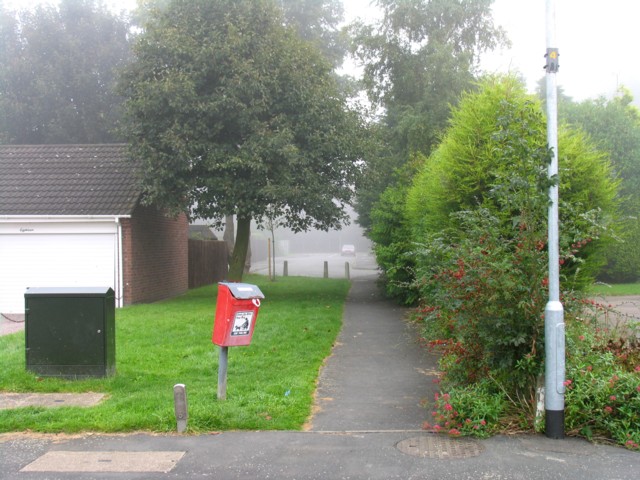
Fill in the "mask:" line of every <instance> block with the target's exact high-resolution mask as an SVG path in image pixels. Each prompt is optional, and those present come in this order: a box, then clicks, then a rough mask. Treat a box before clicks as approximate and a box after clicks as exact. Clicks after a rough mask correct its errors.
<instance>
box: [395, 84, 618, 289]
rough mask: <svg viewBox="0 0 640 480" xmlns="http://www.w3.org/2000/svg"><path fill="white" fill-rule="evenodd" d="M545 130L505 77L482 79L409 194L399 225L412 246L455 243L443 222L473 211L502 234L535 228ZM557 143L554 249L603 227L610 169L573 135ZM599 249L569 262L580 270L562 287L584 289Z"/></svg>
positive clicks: (542, 204) (610, 205)
mask: <svg viewBox="0 0 640 480" xmlns="http://www.w3.org/2000/svg"><path fill="white" fill-rule="evenodd" d="M545 125H546V123H545V121H544V117H543V115H542V112H541V110H540V105H539V103H538V102H537V101H535V99H533V98H532V97H531V96H529V95H527V94H526V92H525V90H524V87H523V85H522V84H521V83H520V82H519V81H518V80H517V79H515V78H513V77H492V78H488V79H487V80H485V81H484V82H483V83H481V89H480V91H479V92H477V93H467V94H465V95H464V97H463V99H462V100H461V102H460V105H459V107H458V108H457V109H455V111H454V115H453V118H452V121H451V127H450V129H449V130H448V131H447V134H446V135H445V136H444V138H443V140H442V143H441V144H440V146H439V147H438V149H437V150H436V151H435V152H434V153H433V155H432V156H431V157H430V158H429V160H428V161H427V162H425V164H424V167H423V169H422V170H421V171H420V172H419V173H418V175H417V176H416V178H415V181H414V185H413V187H412V188H411V189H410V190H409V193H408V197H407V219H408V221H409V222H410V224H411V225H412V226H413V228H414V238H415V239H416V241H420V239H421V238H428V237H429V236H430V235H432V234H433V233H438V232H441V233H439V234H440V235H443V236H444V238H446V239H448V240H449V241H456V240H457V239H458V238H459V236H460V226H459V224H458V223H457V218H458V217H455V216H453V217H452V215H451V214H452V213H455V212H459V211H464V210H470V209H474V208H477V207H482V208H486V209H488V210H490V211H491V213H492V214H493V215H495V216H497V217H499V218H500V219H501V225H503V226H506V227H509V226H511V227H513V226H515V225H518V224H520V223H522V221H526V222H534V223H535V224H537V225H541V222H542V219H543V218H546V213H547V212H546V209H547V199H546V190H547V189H548V186H549V183H548V180H547V174H546V168H547V163H548V161H549V158H550V157H549V152H548V151H547V148H546V133H545V131H546V130H545V128H546V127H545ZM558 143H559V163H560V169H559V174H560V199H561V205H560V222H561V230H562V231H563V239H562V242H563V243H564V244H571V243H574V242H575V241H577V240H583V239H586V238H595V237H594V232H593V229H592V227H593V223H594V222H595V223H598V224H604V225H607V224H608V223H610V222H611V220H612V215H613V213H614V212H615V195H616V182H615V181H613V180H612V179H611V173H610V166H609V164H608V163H607V162H606V157H605V156H604V154H603V153H601V152H599V151H598V150H596V148H595V147H594V146H593V144H591V143H589V142H588V141H587V139H586V138H585V137H584V135H582V134H580V133H579V132H575V131H571V130H569V129H565V130H562V131H561V132H560V134H559V140H558ZM521 216H526V217H527V218H526V219H524V218H523V219H521V218H520V217H521ZM541 228H544V227H541ZM586 231H590V233H589V235H588V236H587V235H585V232H586ZM605 245H606V244H605V243H604V242H601V243H600V244H598V242H594V243H590V245H589V247H588V248H587V249H582V251H581V254H580V256H579V257H576V256H575V255H574V256H573V257H572V261H573V260H575V262H580V263H581V265H580V269H579V270H578V269H574V271H573V272H571V273H572V274H571V275H570V276H569V277H568V279H569V280H571V281H573V282H580V283H582V284H590V283H591V282H590V280H591V278H592V277H593V276H594V275H595V274H596V273H597V271H598V269H599V268H600V266H601V263H602V250H603V248H604V246H605ZM568 254H569V253H568ZM587 258H588V259H589V262H588V263H584V262H583V260H585V259H587ZM576 273H577V276H576V275H575V274H576Z"/></svg>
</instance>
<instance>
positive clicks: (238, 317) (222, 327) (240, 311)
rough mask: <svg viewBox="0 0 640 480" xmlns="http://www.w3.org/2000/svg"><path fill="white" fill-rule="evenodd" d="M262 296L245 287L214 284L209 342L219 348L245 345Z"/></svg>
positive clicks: (250, 335)
mask: <svg viewBox="0 0 640 480" xmlns="http://www.w3.org/2000/svg"><path fill="white" fill-rule="evenodd" d="M262 299H264V295H263V294H262V292H261V291H260V289H259V288H258V287H257V286H256V285H251V284H249V283H229V282H220V283H218V301H217V303H216V317H215V320H214V323H213V335H212V337H211V341H212V342H213V343H214V344H216V345H219V346H221V347H236V346H242V345H249V344H250V343H251V337H252V336H253V329H254V327H255V325H256V319H257V318H258V310H259V309H260V300H262Z"/></svg>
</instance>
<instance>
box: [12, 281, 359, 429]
mask: <svg viewBox="0 0 640 480" xmlns="http://www.w3.org/2000/svg"><path fill="white" fill-rule="evenodd" d="M244 281H245V282H247V283H254V284H257V285H258V286H259V287H260V289H261V290H262V291H263V293H264V294H265V297H266V298H265V300H264V301H263V303H262V307H261V308H260V313H259V315H258V320H257V323H256V327H255V332H254V335H253V340H252V343H251V345H250V346H248V347H232V348H229V365H228V376H227V378H228V386H227V400H226V401H218V400H217V398H216V391H217V370H218V354H219V347H217V346H215V345H213V344H212V343H211V333H212V326H213V318H214V311H215V301H216V294H217V287H216V286H208V287H203V288H199V289H195V290H192V291H190V292H188V293H187V294H186V295H184V296H182V297H179V298H176V299H172V300H169V301H164V302H159V303H154V304H149V305H136V306H131V307H127V308H124V309H120V310H118V311H117V313H116V366H117V374H116V375H115V376H114V377H111V378H108V379H91V380H81V381H70V380H63V379H56V378H38V377H36V376H35V375H33V374H31V373H29V372H26V371H25V360H24V335H22V334H14V335H9V336H5V337H0V365H2V369H1V370H0V391H5V392H104V393H107V394H108V395H109V398H108V399H107V400H106V401H103V402H102V404H100V405H99V406H96V407H92V408H71V407H60V408H49V409H46V408H35V407H28V408H20V409H14V410H0V432H7V431H21V430H26V429H30V430H33V431H39V432H78V431H102V432H125V431H134V430H148V431H157V432H164V431H172V430H175V417H174V412H173V385H175V384H176V383H184V384H185V385H186V389H187V397H188V404H189V430H190V431H192V432H206V431H215V430H229V429H260V430H275V429H299V428H301V426H302V425H303V423H304V422H305V420H306V419H307V417H308V415H309V414H310V409H311V405H312V397H313V392H314V389H315V382H316V378H317V375H318V371H319V368H320V366H321V364H322V362H323V360H324V358H325V357H327V355H329V354H330V352H331V347H332V345H333V343H334V341H335V338H336V336H337V334H338V332H339V330H340V326H341V321H342V312H343V305H344V300H345V297H346V293H347V291H348V288H349V283H348V282H347V281H345V280H330V279H312V278H300V277H288V278H279V279H278V281H277V282H268V281H267V280H266V278H265V277H260V276H247V277H246V278H245V280H244Z"/></svg>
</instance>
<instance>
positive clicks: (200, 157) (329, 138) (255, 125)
mask: <svg viewBox="0 0 640 480" xmlns="http://www.w3.org/2000/svg"><path fill="white" fill-rule="evenodd" d="M135 54H136V61H135V62H134V63H133V64H132V65H131V67H130V68H129V69H128V71H127V72H126V74H125V75H124V76H123V78H122V82H121V89H122V92H123V93H124V94H125V96H126V97H127V102H126V107H127V112H128V116H127V129H126V132H127V135H128V138H129V139H130V141H131V145H132V152H133V154H134V157H135V158H140V159H142V160H143V165H142V170H143V172H144V175H143V179H142V182H143V186H144V190H145V192H146V201H147V202H154V203H158V204H160V205H163V206H165V207H167V208H168V209H170V210H171V211H174V212H178V211H184V210H186V209H189V208H191V209H192V214H193V215H194V216H198V217H201V218H210V219H214V220H216V221H217V222H220V221H221V219H222V218H224V216H225V215H231V214H235V215H236V216H237V224H238V225H237V231H236V243H235V247H234V251H233V258H232V261H231V266H230V271H229V277H230V279H232V280H239V279H241V278H242V268H243V265H244V261H245V256H246V252H247V247H248V238H249V226H250V222H251V220H252V219H255V220H257V221H258V222H260V221H262V220H263V219H264V218H265V217H270V218H277V217H280V218H282V221H283V222H284V223H285V224H286V226H288V227H290V228H292V229H293V230H294V231H303V230H307V229H309V228H312V227H313V228H319V229H322V230H327V229H329V228H338V227H339V226H340V224H341V222H342V221H343V220H344V219H345V218H346V213H345V210H344V207H345V205H346V204H347V203H348V202H350V201H351V198H352V195H353V186H354V185H355V183H356V181H357V178H358V173H359V167H358V165H357V160H358V158H359V156H360V148H359V144H360V140H359V137H360V122H359V118H358V116H357V115H356V114H355V113H354V112H351V111H349V110H347V109H346V107H345V102H344V100H343V98H342V97H341V95H340V93H339V91H338V88H337V86H336V83H335V80H334V79H333V76H332V75H331V65H330V64H329V63H327V62H326V61H325V60H324V59H323V56H322V54H321V53H320V52H319V51H318V50H317V49H316V48H315V47H314V46H312V45H311V44H309V43H308V42H305V41H302V40H300V39H299V37H298V36H297V34H296V33H295V32H294V31H293V30H291V29H288V28H286V27H285V26H283V21H282V17H281V11H280V10H279V8H278V5H277V4H276V3H275V2H273V1H269V0H195V1H194V0H189V1H187V0H175V1H172V2H170V4H169V5H168V7H167V8H166V9H162V10H155V11H153V12H152V15H151V16H150V17H149V21H148V22H147V23H146V24H145V25H144V33H143V34H142V35H141V36H140V38H139V40H138V42H137V44H136V45H135Z"/></svg>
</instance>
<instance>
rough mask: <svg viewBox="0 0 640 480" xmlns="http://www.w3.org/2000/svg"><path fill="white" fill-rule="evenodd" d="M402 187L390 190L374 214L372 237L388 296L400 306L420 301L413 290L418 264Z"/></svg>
mask: <svg viewBox="0 0 640 480" xmlns="http://www.w3.org/2000/svg"><path fill="white" fill-rule="evenodd" d="M405 195H406V192H405V189H403V188H401V187H399V186H398V187H396V188H388V189H387V190H386V191H385V192H384V193H383V194H382V195H381V197H380V200H379V201H378V203H377V205H376V208H375V209H374V210H373V211H372V212H371V215H372V220H373V227H372V229H371V231H370V233H369V237H370V238H371V240H372V241H373V242H374V252H375V255H376V261H377V263H378V266H379V267H380V269H381V270H382V272H383V276H382V281H383V282H384V287H385V291H386V293H387V295H388V296H389V297H391V298H395V299H396V300H398V301H399V302H400V303H404V304H408V305H410V304H412V303H415V302H416V301H417V295H416V294H417V292H416V289H415V288H414V287H413V285H412V284H413V269H414V266H415V261H414V258H413V255H409V254H408V252H410V251H411V248H412V244H411V229H410V228H409V225H408V224H407V223H406V221H405V219H404V198H405Z"/></svg>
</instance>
